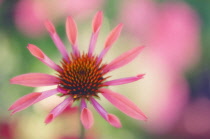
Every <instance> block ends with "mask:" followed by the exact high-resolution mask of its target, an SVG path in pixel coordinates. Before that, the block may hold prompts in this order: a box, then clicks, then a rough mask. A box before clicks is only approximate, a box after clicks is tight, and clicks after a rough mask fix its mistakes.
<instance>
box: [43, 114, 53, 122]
mask: <svg viewBox="0 0 210 139" xmlns="http://www.w3.org/2000/svg"><path fill="white" fill-rule="evenodd" d="M53 119H54V116H53V114H49V115H48V116H47V117H46V119H45V121H44V122H45V124H49V123H50V122H52V120H53Z"/></svg>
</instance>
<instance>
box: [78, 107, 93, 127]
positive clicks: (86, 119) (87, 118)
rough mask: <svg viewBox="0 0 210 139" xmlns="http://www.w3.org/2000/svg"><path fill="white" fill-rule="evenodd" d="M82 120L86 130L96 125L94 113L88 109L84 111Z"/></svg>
mask: <svg viewBox="0 0 210 139" xmlns="http://www.w3.org/2000/svg"><path fill="white" fill-rule="evenodd" d="M80 119H81V122H82V124H83V126H84V127H85V128H86V129H89V128H91V127H92V125H93V123H94V119H93V115H92V112H91V111H90V110H89V109H87V108H84V109H82V112H81V116H80Z"/></svg>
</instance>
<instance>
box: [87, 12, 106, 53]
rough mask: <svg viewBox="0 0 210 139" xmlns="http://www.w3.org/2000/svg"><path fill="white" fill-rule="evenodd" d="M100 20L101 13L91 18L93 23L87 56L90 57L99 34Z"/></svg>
mask: <svg viewBox="0 0 210 139" xmlns="http://www.w3.org/2000/svg"><path fill="white" fill-rule="evenodd" d="M102 20H103V13H102V12H101V11H99V12H97V13H96V15H95V17H94V18H93V22H92V28H93V33H92V36H91V39H90V45H89V50H88V56H91V55H92V53H93V51H94V48H95V44H96V41H97V38H98V34H99V30H100V28H101V24H102Z"/></svg>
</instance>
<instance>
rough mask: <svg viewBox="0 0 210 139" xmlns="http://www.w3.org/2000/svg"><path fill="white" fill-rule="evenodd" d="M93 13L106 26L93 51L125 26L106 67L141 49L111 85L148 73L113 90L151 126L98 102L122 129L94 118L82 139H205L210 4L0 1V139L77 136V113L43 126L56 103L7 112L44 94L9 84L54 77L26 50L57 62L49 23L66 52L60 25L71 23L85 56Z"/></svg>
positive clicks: (209, 122)
mask: <svg viewBox="0 0 210 139" xmlns="http://www.w3.org/2000/svg"><path fill="white" fill-rule="evenodd" d="M98 10H101V11H103V13H104V20H103V25H102V28H101V31H100V34H99V40H98V42H97V48H96V53H99V52H100V50H101V49H102V48H103V43H104V41H105V39H106V36H107V35H108V33H109V31H110V30H111V29H112V28H113V27H115V26H116V25H117V24H118V23H123V24H124V28H123V31H122V33H121V37H120V39H119V40H118V41H117V42H116V43H115V44H114V46H113V48H112V49H111V50H110V52H109V53H108V55H107V57H106V58H105V62H109V61H111V59H113V58H115V57H116V56H118V55H120V54H121V53H123V52H125V51H126V50H129V49H130V48H132V47H134V46H138V45H145V46H146V49H145V51H144V52H142V55H140V56H139V57H138V58H137V59H136V60H134V62H132V63H131V64H129V65H128V66H125V67H123V68H122V69H119V70H117V71H116V72H113V73H112V75H113V79H114V78H120V77H121V78H122V77H127V76H134V75H136V74H140V73H145V74H146V75H145V77H144V79H142V80H141V81H138V82H135V83H131V84H128V85H121V86H114V87H111V88H112V89H113V90H114V91H116V92H119V93H122V94H123V95H125V96H126V97H128V98H129V99H131V100H132V101H133V102H134V103H136V104H137V105H138V106H139V107H140V108H141V109H142V111H144V112H145V114H146V115H147V116H148V121H146V122H144V121H137V120H135V119H132V118H130V117H128V116H126V115H124V114H123V113H121V112H120V111H119V110H117V109H116V108H114V106H112V105H110V104H109V103H108V102H107V101H106V100H104V99H103V98H101V101H100V103H102V104H103V106H104V107H105V109H106V110H107V111H109V112H111V113H114V114H116V115H117V116H118V117H119V119H120V120H121V122H122V124H123V127H122V128H121V129H117V128H114V127H112V126H110V125H109V124H108V123H106V122H105V121H104V119H102V118H101V117H100V116H99V115H98V114H97V113H96V112H94V118H95V124H94V126H93V128H91V129H90V130H87V131H86V135H87V138H90V139H107V138H109V139H118V138H119V139H128V138H130V139H158V138H160V139H168V138H174V139H175V138H176V139H177V138H179V139H188V138H190V139H192V138H194V139H201V138H202V139H205V138H206V139H207V138H210V109H209V108H210V62H209V60H210V1H208V0H203V1H199V0H173V1H172V0H156V1H155V0H153V1H152V0H151V1H149V0H130V1H126V0H89V1H84V0H78V1H74V0H0V65H1V72H0V92H1V93H0V105H1V107H0V139H76V138H79V133H80V132H79V130H80V127H79V113H78V112H77V111H75V112H73V113H68V114H64V115H61V116H60V117H58V118H56V119H55V121H53V122H52V123H50V124H49V125H45V124H44V118H45V116H46V115H47V114H48V112H49V111H50V110H51V109H52V108H53V106H54V105H55V104H56V103H57V102H55V101H57V100H56V99H57V98H54V97H53V98H51V99H49V100H46V101H43V102H40V103H38V104H35V105H34V106H32V107H30V108H28V109H26V110H24V111H22V112H19V113H17V114H15V115H13V116H10V112H9V111H8V108H9V106H10V105H11V104H12V103H13V102H14V101H15V100H17V99H18V98H20V97H21V96H23V95H25V94H28V93H30V92H33V91H41V90H43V89H44V90H46V88H32V87H23V86H19V85H11V84H10V83H9V80H10V79H11V78H12V77H14V76H17V75H20V74H24V73H30V72H40V73H48V74H55V73H54V72H53V71H52V70H51V69H50V68H48V67H47V66H45V65H43V64H42V63H41V62H40V61H38V60H37V59H36V58H34V57H33V56H32V55H31V54H30V53H29V51H28V49H27V48H26V46H27V45H28V44H29V43H30V44H35V45H37V46H38V47H39V48H41V49H42V50H43V51H44V52H45V53H46V54H47V55H48V56H49V57H50V58H51V59H53V60H54V61H55V62H57V63H59V62H60V58H61V55H60V54H59V52H58V51H57V49H56V47H55V45H54V44H53V41H52V40H51V38H50V36H49V35H48V33H47V30H46V29H45V28H44V24H43V23H44V21H45V20H46V19H50V20H51V21H52V22H53V23H54V25H55V26H56V30H57V32H58V34H59V36H60V37H61V38H62V40H63V41H64V43H65V44H66V47H67V49H68V50H69V51H71V49H70V48H71V47H70V43H69V42H68V40H67V38H66V33H65V20H66V17H67V16H68V15H71V16H72V17H74V19H75V20H76V22H77V24H78V29H79V40H78V43H79V47H80V49H81V50H83V51H86V50H87V47H88V45H89V39H90V35H91V20H92V18H93V16H94V14H95V13H96V12H97V11H98ZM54 102H55V103H54ZM90 107H92V106H90ZM91 109H92V108H91ZM92 111H94V109H92Z"/></svg>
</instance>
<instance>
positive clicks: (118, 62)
mask: <svg viewBox="0 0 210 139" xmlns="http://www.w3.org/2000/svg"><path fill="white" fill-rule="evenodd" d="M143 48H144V47H143V46H140V47H135V48H133V49H131V50H130V51H128V52H125V53H124V54H122V55H120V56H119V57H117V58H116V59H114V60H113V61H112V62H110V63H109V64H108V65H107V66H106V67H105V68H104V72H108V71H112V70H114V69H117V68H120V67H122V66H124V65H126V64H128V63H129V62H131V61H132V60H133V59H134V58H136V57H137V56H138V55H139V54H140V52H141V51H142V50H143Z"/></svg>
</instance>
